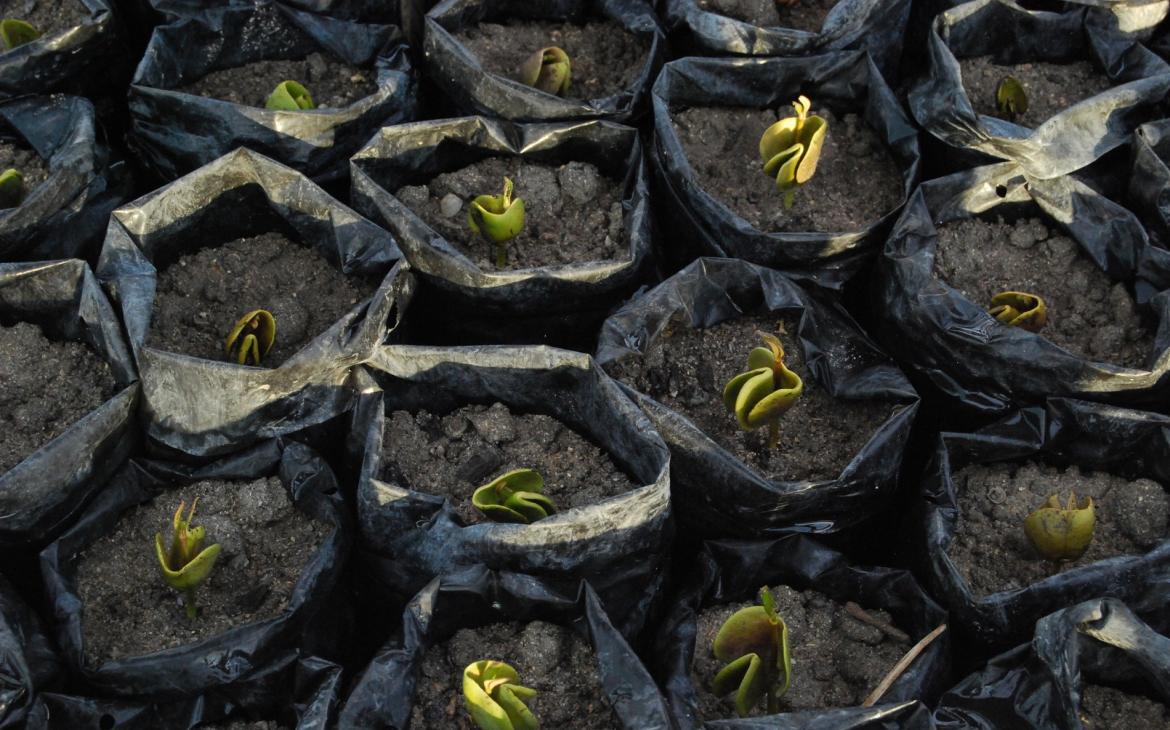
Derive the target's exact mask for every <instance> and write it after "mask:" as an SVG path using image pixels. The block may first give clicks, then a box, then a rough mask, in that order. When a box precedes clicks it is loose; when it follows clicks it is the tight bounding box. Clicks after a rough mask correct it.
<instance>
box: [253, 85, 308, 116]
mask: <svg viewBox="0 0 1170 730" xmlns="http://www.w3.org/2000/svg"><path fill="white" fill-rule="evenodd" d="M264 106H265V107H266V108H268V109H272V110H274V111H288V112H297V111H304V110H306V109H316V108H317V105H316V104H314V103H313V97H312V96H311V95H310V94H309V90H308V89H306V88H305V87H304V86H301V85H300V84H298V83H297V82H296V81H281V82H280V83H279V84H277V85H276V88H275V89H273V90H272V93H271V94H269V95H268V100H267V101H265V102H264Z"/></svg>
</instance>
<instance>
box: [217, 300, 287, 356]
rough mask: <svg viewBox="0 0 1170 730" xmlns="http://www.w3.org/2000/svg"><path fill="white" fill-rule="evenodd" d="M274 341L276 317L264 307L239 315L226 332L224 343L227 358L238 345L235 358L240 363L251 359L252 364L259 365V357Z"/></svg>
mask: <svg viewBox="0 0 1170 730" xmlns="http://www.w3.org/2000/svg"><path fill="white" fill-rule="evenodd" d="M275 341H276V318H275V317H273V316H272V313H271V312H269V311H267V310H265V309H254V310H252V311H251V312H248V313H247V314H245V315H244V316H243V317H240V319H239V321H237V322H236V324H235V326H234V327H232V331H231V332H229V333H228V336H227V340H225V342H224V345H225V347H226V350H227V356H228V357H229V358H230V357H232V351H233V350H236V348H237V345H238V346H239V349H238V350H237V351H236V355H235V358H236V362H237V363H239V364H240V365H245V364H247V362H248V360H251V361H252V364H253V365H259V364H260V358H261V357H263V356H264V355H267V354H268V351H269V350H271V349H272V343H273V342H275ZM261 348H263V351H261Z"/></svg>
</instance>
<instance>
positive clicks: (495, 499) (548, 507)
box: [471, 469, 557, 525]
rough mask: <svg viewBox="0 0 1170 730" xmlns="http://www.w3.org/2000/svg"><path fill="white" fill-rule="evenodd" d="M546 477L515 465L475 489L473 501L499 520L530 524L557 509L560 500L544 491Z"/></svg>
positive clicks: (492, 517) (553, 512) (486, 514)
mask: <svg viewBox="0 0 1170 730" xmlns="http://www.w3.org/2000/svg"><path fill="white" fill-rule="evenodd" d="M542 491H544V477H542V476H540V474H539V473H538V472H537V471H535V470H533V469H514V470H512V471H510V472H508V473H507V474H503V475H501V476H499V477H496V478H495V479H493V480H492V481H490V482H488V483H487V484H485V485H483V486H482V487H480V488H478V489H476V490H475V492H474V493H473V494H472V495H471V504H472V506H474V507H475V508H476V509H478V510H479V511H480V512H482V513H483V514H484V516H485V517H488V518H489V519H492V520H495V521H496V522H519V523H521V524H524V525H527V524H530V523H533V522H536V521H537V520H543V519H544V518H545V517H548V516H549V515H551V514H555V513H556V511H557V506H556V504H555V503H554V502H553V501H552V500H551V499H549V498H548V497H546V496H544V495H543V494H541V492H542Z"/></svg>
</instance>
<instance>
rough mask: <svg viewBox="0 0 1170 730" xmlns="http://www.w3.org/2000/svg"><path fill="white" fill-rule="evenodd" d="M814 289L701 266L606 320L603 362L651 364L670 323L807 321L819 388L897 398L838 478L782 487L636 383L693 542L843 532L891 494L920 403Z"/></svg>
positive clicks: (720, 265)
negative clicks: (651, 352) (650, 353)
mask: <svg viewBox="0 0 1170 730" xmlns="http://www.w3.org/2000/svg"><path fill="white" fill-rule="evenodd" d="M813 289H814V288H813V287H810V288H809V290H805V289H802V288H800V287H799V286H797V285H796V284H794V283H793V282H792V281H791V280H790V279H788V278H786V277H785V276H784V275H782V274H780V273H779V272H776V271H773V270H771V269H765V268H763V267H760V266H756V265H755V264H749V263H747V262H746V261H740V260H737V259H699V260H698V261H695V262H694V263H692V264H691V265H690V266H688V267H687V268H685V269H683V270H682V271H680V272H678V273H677V274H675V275H674V276H672V277H671V278H669V279H667V280H666V281H665V282H663V283H662V284H659V285H658V286H657V287H655V288H654V289H652V290H650V291H649V292H648V293H646V294H644V295H643V296H641V297H639V298H637V299H635V300H634V301H632V302H630V303H628V304H626V305H625V306H624V307H622V308H621V309H619V310H618V311H617V312H615V313H614V314H613V315H612V316H611V317H610V318H609V319H607V320H606V321H605V325H604V326H603V328H602V332H601V338H600V341H599V344H598V349H597V361H598V362H599V363H601V364H602V366H606V365H608V364H611V363H616V362H620V361H621V360H622V359H625V358H637V357H641V355H642V353H644V352H646V350H648V349H649V348H650V346H651V345H652V344H653V342H654V340H655V339H656V338H657V337H658V336H659V334H661V333H662V331H663V330H665V329H666V328H667V326H668V325H671V324H681V325H682V326H685V327H692V328H706V327H712V326H714V325H716V324H719V323H720V322H724V321H727V320H731V319H735V318H737V317H740V316H743V315H744V314H745V313H753V312H762V311H774V312H787V313H792V314H798V315H799V316H800V330H799V335H800V341H801V344H802V345H803V349H804V358H805V360H804V361H805V363H807V366H808V368H809V370H810V371H811V372H812V373H813V377H814V379H815V380H816V381H817V383H818V384H820V385H821V386H822V387H824V388H825V389H826V390H828V392H829V393H830V394H832V395H833V396H834V397H837V398H843V399H847V400H853V399H872V398H878V399H882V400H887V401H889V404H890V408H891V413H890V415H889V417H888V418H887V419H886V421H885V422H884V423H883V424H882V425H881V427H880V428H879V429H878V430H877V431H876V432H875V433H874V434H873V435H872V436H871V438H870V440H869V442H868V443H867V444H866V445H865V447H864V448H863V449H862V451H861V452H860V453H858V454H857V455H855V456H854V457H853V460H852V461H850V463H849V465H848V466H847V467H845V469H844V471H843V472H842V473H841V474H840V475H839V476H838V477H836V478H835V479H829V480H824V481H818V482H807V481H804V482H782V481H772V480H770V479H768V478H766V477H765V476H764V475H762V474H760V473H759V472H758V471H757V470H756V469H754V468H752V467H750V466H748V465H747V464H745V463H743V462H742V461H741V460H739V459H738V458H736V457H735V455H734V454H732V453H731V452H729V451H727V450H726V449H724V448H723V447H722V446H720V445H718V444H717V443H715V442H714V441H712V440H711V439H710V438H709V437H707V435H706V434H704V433H703V432H702V431H700V430H699V429H698V428H697V427H696V426H695V425H694V424H692V423H691V422H690V421H689V420H687V419H686V417H684V416H682V415H680V414H678V413H677V412H675V411H673V410H671V409H670V408H667V407H666V406H664V405H662V404H661V403H659V402H658V401H656V400H654V399H652V398H650V397H649V396H646V395H643V394H641V393H638V392H636V391H634V390H633V389H630V388H626V391H627V394H628V395H629V396H630V397H631V398H632V399H633V400H634V401H635V402H636V403H637V404H638V405H639V406H640V407H641V408H642V410H643V411H644V412H645V413H646V415H648V416H649V417H650V420H651V422H652V423H653V424H654V426H655V427H656V428H657V429H658V431H659V432H660V433H661V434H662V437H663V439H664V440H665V441H666V443H667V445H668V446H669V447H670V452H671V462H672V465H673V473H672V479H671V482H672V485H673V486H672V487H671V488H672V490H673V499H672V501H673V507H674V511H675V515H676V517H677V519H678V520H679V525H680V527H681V533H682V534H685V535H687V536H688V538H692V539H693V538H700V537H709V538H715V537H737V538H750V537H765V536H775V535H778V534H782V533H786V532H794V531H800V532H831V531H837V530H841V529H845V528H848V527H850V526H852V525H855V524H857V523H859V522H861V521H863V520H865V519H867V518H869V517H870V516H871V515H872V514H873V513H874V512H876V511H878V510H879V509H880V508H881V506H882V505H883V504H886V503H887V502H888V501H889V500H890V498H891V497H892V493H893V491H894V489H895V487H896V482H897V476H898V469H899V467H900V465H901V463H902V452H903V450H904V449H905V448H906V443H907V441H908V439H909V437H910V427H911V425H912V424H913V421H914V415H915V413H916V412H917V410H918V396H917V395H916V394H915V392H914V389H913V387H912V386H911V385H910V382H909V381H908V380H907V379H906V376H905V375H903V374H902V372H901V371H900V370H899V369H898V368H897V366H896V365H894V363H893V362H892V361H891V360H890V359H889V357H888V356H887V355H885V354H884V353H883V352H882V351H881V350H880V349H878V347H877V346H876V345H875V344H874V343H873V342H872V341H871V340H870V339H869V338H868V337H867V336H866V335H865V334H864V333H863V332H862V331H861V329H860V328H859V327H858V325H857V323H856V322H854V321H853V319H852V318H851V317H850V316H849V315H848V314H847V313H846V312H845V309H844V308H843V307H842V305H841V304H840V302H839V301H836V299H835V298H834V297H833V296H831V295H829V294H827V293H825V292H823V291H814V290H813ZM746 354H747V353H744V355H745V357H746ZM713 484H718V485H719V488H718V489H717V490H713V489H712V488H711V485H713Z"/></svg>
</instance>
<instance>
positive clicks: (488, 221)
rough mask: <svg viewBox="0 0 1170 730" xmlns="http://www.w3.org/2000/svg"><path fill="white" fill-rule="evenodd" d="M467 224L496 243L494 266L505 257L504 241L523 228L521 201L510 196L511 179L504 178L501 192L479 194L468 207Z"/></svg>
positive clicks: (500, 265)
mask: <svg viewBox="0 0 1170 730" xmlns="http://www.w3.org/2000/svg"><path fill="white" fill-rule="evenodd" d="M467 225H468V227H470V228H471V230H472V232H474V233H475V234H477V235H479V236H483V237H484V238H486V239H487V240H488V241H491V242H492V243H494V244H495V246H496V266H497V267H501V268H502V267H503V266H504V265H505V264H506V263H507V262H508V261H507V249H506V248H505V247H504V244H505V243H506V242H508V241H510V240H511V239H513V238H515V237H516V236H518V235H520V232H521V231H523V230H524V201H523V200H521V199H520V198H513V197H512V179H511V178H508V177H505V178H504V192H503V193H502V194H500V195H478V196H476V197H475V199H474V200H472V201H471V205H470V206H469V208H468V210H467Z"/></svg>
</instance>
